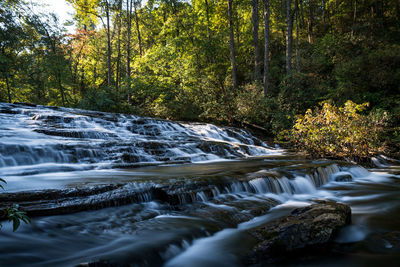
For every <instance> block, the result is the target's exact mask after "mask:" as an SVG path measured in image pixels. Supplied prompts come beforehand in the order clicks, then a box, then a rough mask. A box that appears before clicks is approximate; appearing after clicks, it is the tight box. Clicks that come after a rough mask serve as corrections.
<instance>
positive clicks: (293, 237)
mask: <svg viewBox="0 0 400 267" xmlns="http://www.w3.org/2000/svg"><path fill="white" fill-rule="evenodd" d="M350 223H351V209H350V207H349V206H347V205H344V204H341V203H336V202H332V201H318V203H316V204H312V205H310V206H307V207H303V208H298V209H295V210H294V211H292V212H291V214H290V215H288V216H285V217H283V218H280V219H278V220H275V221H272V222H269V223H267V224H264V225H262V226H260V227H258V228H255V229H252V230H250V234H251V235H252V236H254V237H255V239H256V240H257V242H256V245H255V246H254V247H253V249H252V251H251V252H250V253H249V255H248V256H247V257H246V259H245V261H246V263H247V264H256V263H260V262H274V261H276V260H279V259H280V258H282V256H284V255H287V254H288V253H295V252H298V251H304V250H306V249H307V248H316V247H319V248H320V247H321V246H323V245H326V244H329V243H330V241H332V240H333V237H334V235H335V233H336V232H337V231H338V230H339V229H340V228H341V227H343V226H345V225H348V224H350Z"/></svg>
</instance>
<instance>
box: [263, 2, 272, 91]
mask: <svg viewBox="0 0 400 267" xmlns="http://www.w3.org/2000/svg"><path fill="white" fill-rule="evenodd" d="M269 16H270V10H269V0H264V79H263V80H264V98H265V97H267V93H268V86H269Z"/></svg>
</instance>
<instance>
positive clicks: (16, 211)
mask: <svg viewBox="0 0 400 267" xmlns="http://www.w3.org/2000/svg"><path fill="white" fill-rule="evenodd" d="M0 183H5V184H6V183H7V182H6V181H5V180H4V179H2V178H0ZM0 188H1V189H4V187H3V185H2V184H0ZM3 218H6V219H7V220H8V221H9V222H11V221H12V223H13V231H16V230H17V229H18V227H19V226H20V225H21V221H23V222H24V223H26V224H27V223H30V222H31V220H30V219H29V217H28V216H27V215H26V212H25V211H23V210H21V209H20V208H19V206H18V204H13V205H12V206H11V207H7V208H5V209H3V210H0V219H3ZM1 227H2V224H1V221H0V228H1Z"/></svg>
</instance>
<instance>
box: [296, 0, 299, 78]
mask: <svg viewBox="0 0 400 267" xmlns="http://www.w3.org/2000/svg"><path fill="white" fill-rule="evenodd" d="M295 14H296V44H295V46H296V72H300V55H299V18H300V14H299V3H298V0H295Z"/></svg>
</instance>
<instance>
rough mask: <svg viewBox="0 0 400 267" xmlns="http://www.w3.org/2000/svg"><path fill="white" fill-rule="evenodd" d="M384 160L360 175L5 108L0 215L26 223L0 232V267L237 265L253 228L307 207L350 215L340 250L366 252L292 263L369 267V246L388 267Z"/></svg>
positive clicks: (202, 133) (148, 130) (199, 134)
mask: <svg viewBox="0 0 400 267" xmlns="http://www.w3.org/2000/svg"><path fill="white" fill-rule="evenodd" d="M389 160H390V159H387V158H379V159H375V161H377V162H378V164H377V166H378V167H379V169H373V170H367V169H365V168H363V167H360V166H357V165H354V164H351V163H348V162H341V161H327V160H318V161H310V160H308V159H305V158H303V157H301V156H299V155H296V154H291V153H288V152H286V151H282V150H277V149H273V148H271V147H269V146H267V145H266V144H265V143H263V142H262V141H260V140H259V139H257V138H255V137H253V136H252V135H251V134H249V133H248V132H246V131H244V130H240V129H233V128H226V127H217V126H214V125H210V124H199V123H177V122H171V121H164V120H156V119H151V118H142V117H136V116H127V115H119V114H110V113H102V112H94V111H85V110H78V109H67V108H52V107H41V106H26V105H20V104H4V103H0V177H2V178H5V179H6V180H7V184H6V185H5V191H4V192H3V193H1V194H0V205H1V206H2V207H5V206H7V205H11V204H12V203H18V204H19V205H20V206H21V207H22V208H24V209H25V210H26V211H28V212H29V214H30V215H31V216H32V224H30V225H22V226H21V228H20V229H19V230H18V231H17V232H15V233H13V232H12V230H11V228H12V226H11V224H10V223H8V222H3V228H2V229H1V230H0V235H1V238H0V251H1V255H0V259H1V260H0V266H76V265H77V264H81V263H87V262H102V261H103V260H104V262H103V263H105V264H108V263H110V264H115V265H116V266H125V265H133V266H163V265H165V266H235V265H240V256H241V255H243V254H246V252H247V251H248V250H249V249H250V248H251V246H252V239H251V237H250V236H249V235H248V233H247V231H248V230H249V229H252V228H254V227H256V226H258V225H261V224H263V223H265V222H267V221H270V220H272V219H274V218H278V217H280V216H282V215H284V214H287V213H289V212H290V211H291V210H292V209H293V208H294V207H299V206H305V205H309V204H310V203H312V202H313V200H314V199H331V200H335V201H340V202H344V203H346V204H349V205H350V206H351V207H352V210H353V222H354V223H353V224H352V225H351V226H349V227H347V228H345V229H343V231H342V232H341V233H340V234H339V235H338V237H337V243H338V244H346V246H349V244H354V242H357V243H356V244H360V245H359V246H355V247H352V248H351V250H350V249H349V251H341V253H342V255H344V256H342V257H336V256H335V257H333V258H329V259H326V258H324V257H322V258H320V259H317V262H315V261H313V262H307V261H305V262H301V263H299V264H303V265H307V264H309V265H311V266H315V265H321V264H325V263H330V264H333V265H335V264H344V265H346V264H347V265H352V263H354V264H356V265H357V264H358V265H360V264H361V265H363V264H364V263H365V262H368V259H369V258H370V256H373V255H375V254H376V253H375V251H372V250H371V249H370V246H376V247H377V248H376V249H377V253H378V254H379V255H380V256H381V257H383V259H384V260H385V261H386V262H387V264H388V265H389V264H390V263H394V262H397V261H398V259H399V257H398V252H399V251H398V248H399V247H400V242H399V244H398V245H397V246H396V243H395V241H393V238H392V239H390V238H386V237H385V238H381V237H380V236H379V235H378V233H382V232H383V233H387V232H392V231H394V230H398V223H399V220H400V217H399V215H398V214H400V212H399V211H400V205H399V203H398V200H399V199H400V194H399V192H400V190H398V189H400V184H399V182H398V181H399V180H398V178H399V176H398V174H399V168H398V167H396V166H395V164H392V163H393V162H394V163H396V162H395V161H391V164H387V163H388V162H389ZM389 214H390V216H391V218H392V219H393V220H392V222H388V221H387V219H386V216H389ZM36 216H41V217H36ZM377 240H379V242H382V246H380V245H379V244H378V243H379V242H377ZM377 244H378V245H377ZM61 248H62V249H61ZM359 253H361V254H362V255H366V256H365V257H364V256H360V255H359ZM363 253H364V254H363ZM374 253H375V254H374ZM382 255H384V256H382ZM346 259H347V260H346ZM366 259H367V260H366ZM350 263H351V264H350ZM369 263H374V262H373V261H372V262H369ZM294 265H296V264H294Z"/></svg>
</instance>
